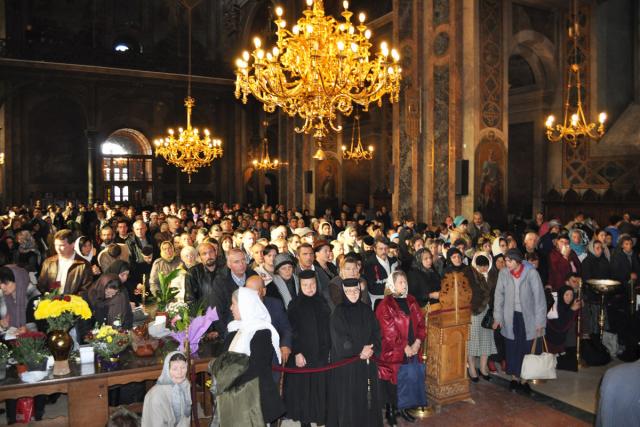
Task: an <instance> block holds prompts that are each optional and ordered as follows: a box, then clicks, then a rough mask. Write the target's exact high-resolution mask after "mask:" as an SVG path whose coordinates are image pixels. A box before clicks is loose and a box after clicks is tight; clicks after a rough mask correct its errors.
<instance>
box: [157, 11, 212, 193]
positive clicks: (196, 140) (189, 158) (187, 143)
mask: <svg viewBox="0 0 640 427" xmlns="http://www.w3.org/2000/svg"><path fill="white" fill-rule="evenodd" d="M185 7H186V8H187V9H188V11H189V13H188V19H189V74H188V83H187V97H186V98H185V99H184V106H185V107H186V108H187V127H186V128H184V129H183V128H182V127H179V128H178V135H177V136H176V135H175V132H174V131H173V129H171V128H170V129H169V130H168V133H169V135H168V136H166V137H164V138H158V139H156V140H154V141H153V144H154V145H155V148H156V156H158V155H160V156H162V157H164V159H165V160H166V161H167V163H170V164H172V165H175V166H176V167H178V168H181V169H182V172H184V173H186V174H188V175H189V182H191V174H192V173H195V172H198V169H199V168H201V167H204V166H208V165H209V164H210V163H211V162H212V161H213V160H214V159H217V158H218V157H222V154H223V151H222V141H221V140H220V139H217V138H215V139H212V138H211V135H210V133H209V129H204V131H203V135H200V131H199V129H198V128H194V127H192V126H191V111H192V110H193V107H194V105H195V103H196V100H195V99H194V98H193V97H191V10H192V9H193V6H188V5H186V4H185Z"/></svg>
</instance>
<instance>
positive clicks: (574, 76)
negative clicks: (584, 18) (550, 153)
mask: <svg viewBox="0 0 640 427" xmlns="http://www.w3.org/2000/svg"><path fill="white" fill-rule="evenodd" d="M568 36H569V40H571V41H572V42H573V57H572V58H571V64H570V66H569V71H568V76H567V94H566V100H565V104H564V119H563V122H562V124H555V120H556V118H555V117H554V116H553V115H550V116H549V117H547V121H546V123H545V126H546V128H547V138H548V139H549V141H551V142H558V141H563V140H564V141H565V142H567V143H569V144H571V145H572V146H573V147H575V146H576V145H577V144H578V142H579V140H580V139H581V138H589V139H594V140H598V139H600V138H602V135H604V122H605V121H606V120H607V114H606V113H604V112H602V113H600V114H599V115H598V124H597V125H596V123H589V122H588V121H587V119H586V116H585V114H584V109H583V106H582V93H581V92H582V80H581V79H580V62H581V61H580V57H579V53H578V38H579V37H580V24H579V20H578V4H577V1H574V2H573V19H572V22H571V25H570V26H569V29H568ZM572 93H575V94H576V95H575V98H576V101H575V105H572V103H571V95H572Z"/></svg>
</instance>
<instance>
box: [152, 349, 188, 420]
mask: <svg viewBox="0 0 640 427" xmlns="http://www.w3.org/2000/svg"><path fill="white" fill-rule="evenodd" d="M190 425H191V385H190V383H189V380H188V379H187V358H186V357H185V355H184V354H182V353H181V352H179V351H173V352H171V353H169V354H167V356H166V357H165V358H164V365H163V366H162V374H160V377H159V378H158V381H157V382H156V385H154V386H153V387H152V388H151V390H149V391H148V392H147V394H146V396H145V397H144V406H143V408H142V427H154V426H172V427H188V426H190Z"/></svg>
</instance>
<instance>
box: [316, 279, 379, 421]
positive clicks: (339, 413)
mask: <svg viewBox="0 0 640 427" xmlns="http://www.w3.org/2000/svg"><path fill="white" fill-rule="evenodd" d="M342 289H343V300H342V302H341V303H340V304H339V305H338V306H337V307H336V308H335V309H334V310H333V313H332V314H331V321H330V330H331V361H332V362H339V361H341V360H344V359H350V358H352V357H357V358H359V360H357V361H356V362H354V363H350V364H348V365H346V366H342V367H339V368H336V369H334V370H332V371H330V372H329V393H328V396H329V402H328V413H327V424H326V425H327V426H367V427H382V413H381V411H380V402H379V399H378V367H377V366H376V363H375V361H373V360H372V359H371V358H372V357H373V356H374V354H378V355H379V354H380V350H381V346H380V328H379V325H378V322H377V321H376V317H375V315H374V314H373V312H372V311H371V306H370V305H367V304H365V303H363V302H362V301H361V300H360V281H359V280H358V279H345V280H343V284H342Z"/></svg>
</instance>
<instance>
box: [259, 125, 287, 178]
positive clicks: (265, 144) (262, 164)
mask: <svg viewBox="0 0 640 427" xmlns="http://www.w3.org/2000/svg"><path fill="white" fill-rule="evenodd" d="M262 126H263V127H264V138H262V142H261V144H260V157H259V158H258V159H253V161H252V162H251V164H252V165H253V167H254V169H256V170H264V171H267V170H276V169H279V168H280V167H282V166H286V165H287V163H286V162H281V161H279V160H278V159H273V161H272V160H271V158H270V157H269V138H267V122H266V121H265V122H263V123H262Z"/></svg>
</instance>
